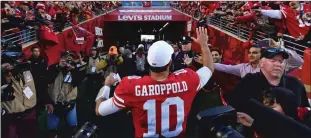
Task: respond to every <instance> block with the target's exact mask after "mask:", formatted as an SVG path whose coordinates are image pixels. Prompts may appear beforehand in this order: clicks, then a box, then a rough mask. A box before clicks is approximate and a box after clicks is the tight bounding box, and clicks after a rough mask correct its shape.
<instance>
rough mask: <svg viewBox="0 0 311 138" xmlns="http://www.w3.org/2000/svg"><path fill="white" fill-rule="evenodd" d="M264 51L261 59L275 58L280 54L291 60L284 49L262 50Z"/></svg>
mask: <svg viewBox="0 0 311 138" xmlns="http://www.w3.org/2000/svg"><path fill="white" fill-rule="evenodd" d="M262 50H264V51H263V53H262V55H261V58H263V57H264V58H273V57H274V56H276V55H278V54H282V56H283V58H284V59H288V58H289V54H288V53H287V52H286V51H285V49H284V48H272V47H270V48H267V49H262Z"/></svg>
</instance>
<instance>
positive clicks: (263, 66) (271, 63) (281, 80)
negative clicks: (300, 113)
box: [225, 48, 310, 112]
mask: <svg viewBox="0 0 311 138" xmlns="http://www.w3.org/2000/svg"><path fill="white" fill-rule="evenodd" d="M288 57H289V55H288V53H287V52H286V51H285V50H284V49H282V48H268V49H267V50H266V51H265V52H264V53H263V54H262V59H261V61H260V63H259V66H260V70H261V71H260V72H258V73H254V74H247V75H246V76H245V77H244V78H243V79H242V80H241V81H240V82H239V83H238V84H237V85H236V86H235V88H234V89H233V90H232V92H230V93H228V94H227V95H226V97H225V98H226V100H227V101H228V103H229V104H230V105H232V106H233V107H234V108H236V109H237V110H238V111H242V112H247V111H245V108H246V107H247V104H245V102H246V101H247V100H248V99H255V100H257V101H259V102H261V103H262V102H263V91H265V90H267V89H269V88H271V87H283V88H287V89H289V90H291V91H292V92H294V94H295V98H296V100H297V103H298V106H300V107H310V104H309V102H308V98H307V93H306V89H305V87H304V85H303V84H302V83H301V81H300V80H298V79H297V78H295V77H292V76H288V75H284V72H285V66H286V61H285V59H287V58H288Z"/></svg>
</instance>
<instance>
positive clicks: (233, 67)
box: [215, 63, 243, 77]
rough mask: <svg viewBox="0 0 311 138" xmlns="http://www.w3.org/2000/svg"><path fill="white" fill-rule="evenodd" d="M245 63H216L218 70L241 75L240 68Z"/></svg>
mask: <svg viewBox="0 0 311 138" xmlns="http://www.w3.org/2000/svg"><path fill="white" fill-rule="evenodd" d="M242 65H243V64H238V65H225V64H220V63H215V69H216V70H217V71H221V72H226V73H229V74H233V75H236V76H239V77H242V76H241V72H240V68H241V66H242Z"/></svg>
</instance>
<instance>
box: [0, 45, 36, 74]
mask: <svg viewBox="0 0 311 138" xmlns="http://www.w3.org/2000/svg"><path fill="white" fill-rule="evenodd" d="M1 50H3V51H2V52H1V64H3V63H9V64H11V65H12V66H13V67H14V68H13V71H12V72H13V73H14V74H16V73H19V72H21V71H24V70H28V69H29V65H30V64H29V63H28V62H20V61H19V59H21V58H23V57H24V53H23V52H22V46H21V45H20V44H14V43H4V45H3V46H2V47H1Z"/></svg>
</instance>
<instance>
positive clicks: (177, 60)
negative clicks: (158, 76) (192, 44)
mask: <svg viewBox="0 0 311 138" xmlns="http://www.w3.org/2000/svg"><path fill="white" fill-rule="evenodd" d="M183 58H184V54H183V53H182V52H178V53H177V55H175V53H173V55H172V66H171V71H176V70H180V69H183V68H184V67H185V65H184V64H183V63H184V60H183Z"/></svg>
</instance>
